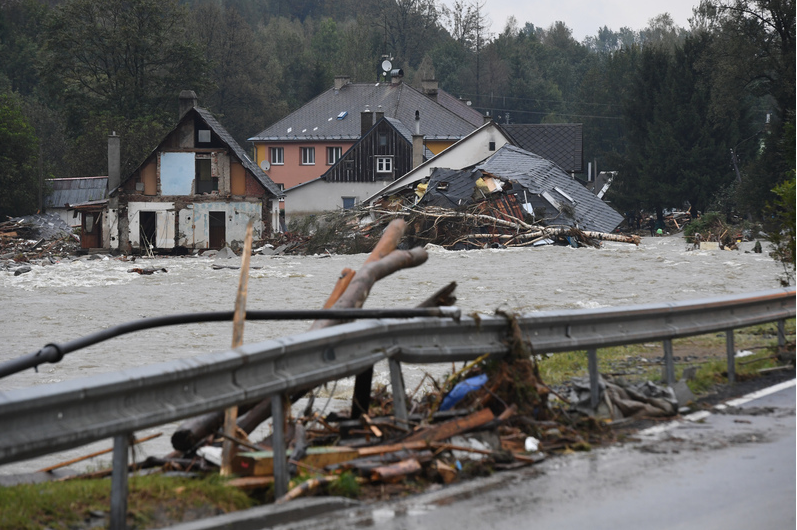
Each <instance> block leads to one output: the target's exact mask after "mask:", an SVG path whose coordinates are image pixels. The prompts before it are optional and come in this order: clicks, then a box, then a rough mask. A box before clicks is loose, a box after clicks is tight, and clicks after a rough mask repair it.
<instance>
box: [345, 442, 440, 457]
mask: <svg viewBox="0 0 797 530" xmlns="http://www.w3.org/2000/svg"><path fill="white" fill-rule="evenodd" d="M428 447H429V443H428V442H426V441H424V440H420V441H417V442H405V443H397V444H390V445H375V446H372V447H361V448H359V449H357V454H358V455H359V456H361V457H365V456H374V455H383V454H386V453H395V452H397V451H418V450H421V449H426V448H428Z"/></svg>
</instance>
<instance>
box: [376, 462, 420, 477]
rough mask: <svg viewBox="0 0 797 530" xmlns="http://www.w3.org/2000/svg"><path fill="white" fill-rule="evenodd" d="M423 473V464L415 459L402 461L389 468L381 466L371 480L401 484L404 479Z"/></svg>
mask: <svg viewBox="0 0 797 530" xmlns="http://www.w3.org/2000/svg"><path fill="white" fill-rule="evenodd" d="M420 471H421V464H420V462H418V460H416V459H415V458H410V459H408V460H402V461H401V462H398V463H396V464H391V465H389V466H380V467H378V468H376V469H374V470H373V472H372V473H371V480H373V481H381V482H400V481H401V480H402V479H403V478H405V477H407V476H409V475H414V474H416V473H419V472H420Z"/></svg>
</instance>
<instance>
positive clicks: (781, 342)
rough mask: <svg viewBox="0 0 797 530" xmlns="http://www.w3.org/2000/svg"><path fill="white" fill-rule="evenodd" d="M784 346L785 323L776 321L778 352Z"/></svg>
mask: <svg viewBox="0 0 797 530" xmlns="http://www.w3.org/2000/svg"><path fill="white" fill-rule="evenodd" d="M785 346H786V321H785V320H783V319H780V320H778V352H780V351H782V350H783V348H784V347H785Z"/></svg>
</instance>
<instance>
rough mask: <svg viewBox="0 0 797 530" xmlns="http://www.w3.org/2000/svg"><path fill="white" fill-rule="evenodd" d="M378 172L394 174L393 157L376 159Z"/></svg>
mask: <svg viewBox="0 0 797 530" xmlns="http://www.w3.org/2000/svg"><path fill="white" fill-rule="evenodd" d="M376 172H377V173H393V157H390V156H378V157H376Z"/></svg>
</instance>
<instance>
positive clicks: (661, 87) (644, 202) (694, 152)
mask: <svg viewBox="0 0 797 530" xmlns="http://www.w3.org/2000/svg"><path fill="white" fill-rule="evenodd" d="M709 43H710V37H709V36H708V35H701V36H698V37H689V38H687V39H686V41H685V42H684V44H683V45H682V46H676V47H675V49H674V51H673V52H672V53H671V52H669V51H668V50H667V49H666V48H665V47H662V46H646V47H645V48H643V50H642V55H641V61H640V68H639V69H638V72H637V76H636V79H635V80H634V83H633V87H632V93H631V95H630V98H629V99H628V103H627V105H626V109H625V111H624V115H625V118H626V120H625V121H626V125H627V127H628V150H627V152H626V154H625V156H623V157H622V158H621V160H620V173H619V175H618V181H617V182H616V185H615V186H613V189H615V194H614V198H613V200H615V201H616V202H618V203H620V204H621V205H622V206H623V207H625V208H629V209H638V208H640V207H641V208H649V209H652V210H654V211H656V213H657V216H658V217H659V219H661V218H662V212H663V210H664V208H669V207H682V206H684V205H685V204H686V203H689V204H690V205H691V206H692V208H693V210H698V211H703V210H705V207H706V205H707V204H708V203H709V201H710V199H711V197H712V195H714V194H715V193H716V192H717V191H718V190H720V189H721V188H723V187H724V186H727V185H728V184H729V183H730V182H731V181H732V180H733V178H734V175H733V173H732V171H731V169H730V167H729V165H728V162H727V153H728V152H729V149H730V147H731V146H733V145H734V144H735V143H737V142H738V140H739V138H741V133H740V131H741V130H742V129H743V127H744V123H743V122H740V121H725V122H718V121H716V120H715V119H712V115H711V112H710V91H709V87H708V86H707V85H705V84H704V83H702V80H701V78H700V75H699V72H698V71H697V69H696V64H697V63H698V62H699V60H700V57H701V56H702V54H703V53H705V52H706V50H707V49H708V47H709Z"/></svg>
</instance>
